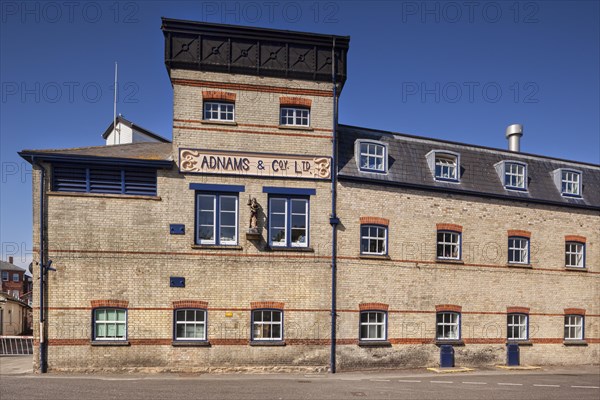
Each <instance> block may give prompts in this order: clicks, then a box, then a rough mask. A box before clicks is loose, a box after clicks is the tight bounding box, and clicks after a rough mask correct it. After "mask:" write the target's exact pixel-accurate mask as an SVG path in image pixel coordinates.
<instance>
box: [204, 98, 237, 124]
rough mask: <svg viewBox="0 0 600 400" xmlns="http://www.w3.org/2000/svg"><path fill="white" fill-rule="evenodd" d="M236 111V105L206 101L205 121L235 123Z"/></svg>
mask: <svg viewBox="0 0 600 400" xmlns="http://www.w3.org/2000/svg"><path fill="white" fill-rule="evenodd" d="M234 110H235V104H234V103H225V102H220V101H205V102H204V120H205V121H226V122H233V121H234Z"/></svg>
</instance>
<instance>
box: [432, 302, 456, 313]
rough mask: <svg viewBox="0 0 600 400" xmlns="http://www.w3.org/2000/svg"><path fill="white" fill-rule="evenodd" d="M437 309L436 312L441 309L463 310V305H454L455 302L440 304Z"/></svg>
mask: <svg viewBox="0 0 600 400" xmlns="http://www.w3.org/2000/svg"><path fill="white" fill-rule="evenodd" d="M435 311H436V312H440V311H452V312H461V311H462V307H461V306H457V305H454V304H438V305H437V306H435Z"/></svg>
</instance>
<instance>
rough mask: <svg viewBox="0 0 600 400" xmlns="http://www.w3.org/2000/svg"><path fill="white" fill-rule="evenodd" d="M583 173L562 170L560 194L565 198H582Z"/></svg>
mask: <svg viewBox="0 0 600 400" xmlns="http://www.w3.org/2000/svg"><path fill="white" fill-rule="evenodd" d="M581 185H582V184H581V172H579V171H573V170H569V169H563V170H561V174H560V193H561V194H562V195H563V196H570V197H581Z"/></svg>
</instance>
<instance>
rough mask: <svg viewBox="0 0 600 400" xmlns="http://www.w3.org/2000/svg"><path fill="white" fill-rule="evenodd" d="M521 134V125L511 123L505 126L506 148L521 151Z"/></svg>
mask: <svg viewBox="0 0 600 400" xmlns="http://www.w3.org/2000/svg"><path fill="white" fill-rule="evenodd" d="M521 136H523V125H521V124H512V125H509V126H508V127H507V128H506V138H507V139H508V150H510V151H514V152H519V151H521Z"/></svg>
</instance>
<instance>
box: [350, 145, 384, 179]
mask: <svg viewBox="0 0 600 400" xmlns="http://www.w3.org/2000/svg"><path fill="white" fill-rule="evenodd" d="M356 152H357V154H358V157H357V160H356V161H357V163H358V168H359V169H360V170H361V171H365V172H377V173H385V172H387V146H386V145H384V144H383V143H378V142H372V141H358V142H357V146H356Z"/></svg>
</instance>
